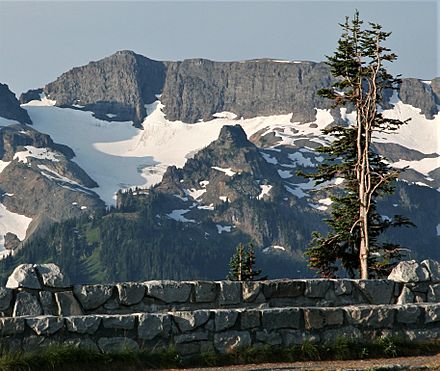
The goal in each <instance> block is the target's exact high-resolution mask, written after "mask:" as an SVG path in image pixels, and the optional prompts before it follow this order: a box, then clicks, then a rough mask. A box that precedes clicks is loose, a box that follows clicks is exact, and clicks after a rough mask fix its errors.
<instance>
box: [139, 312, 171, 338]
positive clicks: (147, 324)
mask: <svg viewBox="0 0 440 371" xmlns="http://www.w3.org/2000/svg"><path fill="white" fill-rule="evenodd" d="M165 316H166V315H163V314H156V313H155V314H149V313H145V314H140V315H139V325H138V336H139V339H141V340H152V339H154V338H155V337H156V336H158V335H160V334H162V333H163V330H164V327H163V321H164V317H165Z"/></svg>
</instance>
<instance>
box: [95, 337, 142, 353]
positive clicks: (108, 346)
mask: <svg viewBox="0 0 440 371" xmlns="http://www.w3.org/2000/svg"><path fill="white" fill-rule="evenodd" d="M98 346H99V349H101V351H102V352H104V353H114V352H122V351H127V350H128V351H132V352H136V351H138V350H139V344H138V343H136V341H134V340H133V339H130V338H126V337H111V338H100V339H99V340H98Z"/></svg>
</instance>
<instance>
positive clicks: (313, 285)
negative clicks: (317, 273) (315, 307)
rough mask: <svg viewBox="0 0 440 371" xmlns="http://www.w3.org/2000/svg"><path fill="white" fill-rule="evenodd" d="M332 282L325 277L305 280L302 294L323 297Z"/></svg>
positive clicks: (310, 296) (309, 296)
mask: <svg viewBox="0 0 440 371" xmlns="http://www.w3.org/2000/svg"><path fill="white" fill-rule="evenodd" d="M332 286H333V282H332V281H329V280H325V279H316V280H307V281H306V288H305V292H304V295H305V296H307V297H308V298H324V297H325V295H326V293H327V291H328V290H330V289H331V288H333V287H332Z"/></svg>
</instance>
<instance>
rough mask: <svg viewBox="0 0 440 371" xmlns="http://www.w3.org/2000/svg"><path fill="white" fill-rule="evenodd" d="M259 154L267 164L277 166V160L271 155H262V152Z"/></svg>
mask: <svg viewBox="0 0 440 371" xmlns="http://www.w3.org/2000/svg"><path fill="white" fill-rule="evenodd" d="M260 153H261V156H263V158H264V159H265V160H266V162H267V163H269V164H273V165H276V164H278V160H277V159H276V158H275V157H272V156H271V155H269V154H267V153H264V152H260Z"/></svg>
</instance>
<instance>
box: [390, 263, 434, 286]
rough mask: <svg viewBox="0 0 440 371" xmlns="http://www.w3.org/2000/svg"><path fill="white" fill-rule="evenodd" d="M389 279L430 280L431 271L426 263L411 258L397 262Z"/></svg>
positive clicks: (402, 280)
mask: <svg viewBox="0 0 440 371" xmlns="http://www.w3.org/2000/svg"><path fill="white" fill-rule="evenodd" d="M388 279H389V280H391V281H397V282H424V281H429V273H428V269H427V268H426V266H425V265H421V264H419V263H418V262H416V261H415V260H409V261H403V262H400V263H399V264H397V265H396V266H395V267H394V269H393V270H392V271H391V273H390V275H389V276H388Z"/></svg>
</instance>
